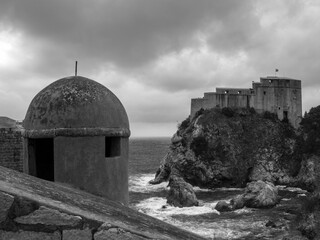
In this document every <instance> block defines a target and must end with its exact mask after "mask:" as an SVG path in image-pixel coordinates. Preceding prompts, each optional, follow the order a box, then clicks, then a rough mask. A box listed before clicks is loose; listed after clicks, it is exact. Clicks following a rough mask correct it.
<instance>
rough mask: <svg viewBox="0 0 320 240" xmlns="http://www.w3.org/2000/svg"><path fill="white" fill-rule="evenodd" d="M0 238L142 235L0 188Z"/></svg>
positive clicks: (82, 239)
mask: <svg viewBox="0 0 320 240" xmlns="http://www.w3.org/2000/svg"><path fill="white" fill-rule="evenodd" d="M0 206H1V207H0V239H16V240H25V239H34V240H37V239H39V240H40V239H41V240H56V239H57V240H92V239H93V240H102V239H114V240H116V239H124V240H126V239H128V240H129V239H131V240H143V239H146V238H145V237H142V236H139V235H138V234H136V233H131V232H127V231H125V230H124V229H122V228H119V227H116V226H113V225H112V224H111V223H103V222H99V221H96V220H92V219H86V218H84V217H81V216H75V215H72V214H69V213H67V212H63V211H61V210H57V209H54V208H51V207H47V206H43V205H39V204H38V203H37V202H34V201H30V200H28V199H26V198H23V197H18V196H14V195H11V194H8V193H5V192H1V191H0Z"/></svg>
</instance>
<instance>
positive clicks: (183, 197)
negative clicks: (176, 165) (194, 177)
mask: <svg viewBox="0 0 320 240" xmlns="http://www.w3.org/2000/svg"><path fill="white" fill-rule="evenodd" d="M169 187H170V190H169V193H168V196H167V203H168V204H170V205H173V206H176V207H191V206H198V205H199V202H198V200H197V197H196V194H195V192H194V190H193V188H192V186H191V184H189V183H187V182H185V181H184V180H183V178H182V177H180V176H179V175H177V174H171V176H170V180H169Z"/></svg>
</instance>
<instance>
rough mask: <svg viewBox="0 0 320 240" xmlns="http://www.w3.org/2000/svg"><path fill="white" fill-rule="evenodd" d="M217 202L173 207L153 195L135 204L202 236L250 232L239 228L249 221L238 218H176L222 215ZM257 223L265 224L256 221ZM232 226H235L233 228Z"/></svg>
mask: <svg viewBox="0 0 320 240" xmlns="http://www.w3.org/2000/svg"><path fill="white" fill-rule="evenodd" d="M216 204H217V202H216V201H215V202H210V203H204V204H203V205H202V206H199V207H184V208H178V207H172V206H169V205H167V204H166V199H165V198H160V197H152V198H148V199H145V200H143V201H141V202H140V203H138V204H137V205H135V206H134V208H136V209H137V210H139V211H140V212H142V213H145V214H147V215H150V216H153V217H155V218H158V219H160V220H162V221H165V222H167V223H170V224H173V225H176V226H178V227H181V228H183V229H186V230H188V231H191V232H194V233H196V234H199V235H201V236H204V237H207V238H213V239H214V238H216V237H217V238H224V239H233V238H239V237H243V236H246V235H248V234H250V232H247V231H244V229H243V228H242V229H237V227H238V225H239V224H240V225H244V226H247V225H248V223H247V222H243V223H240V222H239V219H238V220H232V219H230V220H225V221H224V220H223V221H218V222H201V221H196V222H195V221H192V218H190V220H188V221H182V220H181V221H180V220H179V219H177V218H175V217H174V216H175V215H188V216H196V215H200V214H205V213H214V214H217V215H220V213H219V212H218V211H217V210H215V209H214V207H215V206H216ZM250 211H251V210H250V209H247V208H244V209H239V210H237V211H236V213H237V214H241V213H247V212H250ZM256 224H260V225H261V224H265V223H264V222H263V223H260V222H259V223H258V222H257V223H256ZM232 226H235V228H233V227H232Z"/></svg>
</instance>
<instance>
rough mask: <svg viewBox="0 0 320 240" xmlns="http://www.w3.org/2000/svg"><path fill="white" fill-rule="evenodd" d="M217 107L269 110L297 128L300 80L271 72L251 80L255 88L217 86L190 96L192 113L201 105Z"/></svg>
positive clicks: (299, 110)
mask: <svg viewBox="0 0 320 240" xmlns="http://www.w3.org/2000/svg"><path fill="white" fill-rule="evenodd" d="M214 107H219V108H224V107H231V108H251V107H252V108H254V109H255V110H256V112H258V113H263V112H266V111H269V112H271V113H275V114H276V115H277V116H278V118H279V119H280V120H288V122H290V123H291V124H292V126H294V127H295V128H297V127H298V126H299V123H300V121H301V117H302V100H301V80H296V79H292V78H285V77H276V76H273V77H270V76H268V77H261V78H260V82H252V88H216V92H206V93H204V97H203V98H194V99H191V117H193V116H194V115H195V113H196V112H197V111H199V110H200V109H201V108H202V109H210V108H214Z"/></svg>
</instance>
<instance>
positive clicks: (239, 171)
mask: <svg viewBox="0 0 320 240" xmlns="http://www.w3.org/2000/svg"><path fill="white" fill-rule="evenodd" d="M298 142H299V141H298V136H297V135H296V133H295V130H294V129H293V127H291V126H290V125H289V124H288V123H284V122H281V121H279V120H278V119H277V117H276V116H275V115H274V114H271V113H268V112H267V113H265V114H257V113H256V112H255V111H254V109H231V108H222V109H211V110H200V111H199V112H198V113H197V114H196V116H195V117H194V118H192V119H190V118H187V119H186V120H184V121H183V122H182V123H181V124H180V125H179V127H178V130H177V132H176V133H175V135H174V136H173V138H172V144H171V146H170V150H169V152H168V154H167V155H166V157H165V158H164V159H163V161H162V163H161V166H160V168H159V170H158V171H157V174H156V177H155V179H154V181H153V182H152V183H159V182H162V181H167V180H168V179H169V177H170V173H171V171H172V169H176V170H177V171H178V172H179V173H180V175H181V176H182V177H183V179H184V180H185V181H186V182H188V183H190V184H192V185H193V186H199V187H202V188H215V187H243V186H245V185H246V183H247V182H248V181H253V180H254V181H257V180H263V181H269V182H272V183H276V184H283V183H288V182H289V181H290V177H292V176H295V175H297V174H298V171H297V169H298V170H299V168H300V161H301V157H300V152H299V151H297V150H296V149H299V148H298V147H297V144H298Z"/></svg>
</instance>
